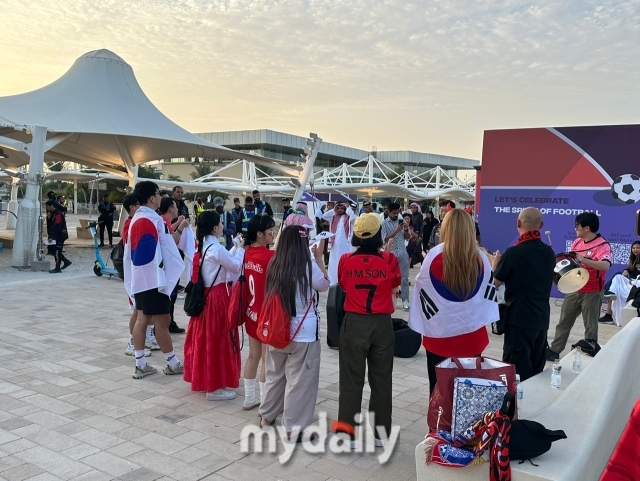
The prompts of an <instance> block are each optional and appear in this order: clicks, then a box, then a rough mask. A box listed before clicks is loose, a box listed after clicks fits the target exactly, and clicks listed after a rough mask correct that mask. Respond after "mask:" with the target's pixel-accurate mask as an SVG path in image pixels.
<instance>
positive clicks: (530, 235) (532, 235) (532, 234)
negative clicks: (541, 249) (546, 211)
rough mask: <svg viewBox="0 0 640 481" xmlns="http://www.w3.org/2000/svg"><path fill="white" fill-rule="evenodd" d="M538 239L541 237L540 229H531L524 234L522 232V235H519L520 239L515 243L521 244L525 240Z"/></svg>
mask: <svg viewBox="0 0 640 481" xmlns="http://www.w3.org/2000/svg"><path fill="white" fill-rule="evenodd" d="M536 239H540V231H539V230H530V231H528V232H525V233H524V234H522V235H521V236H520V237H518V240H517V241H516V243H515V245H518V244H521V243H523V242H527V241H530V240H536Z"/></svg>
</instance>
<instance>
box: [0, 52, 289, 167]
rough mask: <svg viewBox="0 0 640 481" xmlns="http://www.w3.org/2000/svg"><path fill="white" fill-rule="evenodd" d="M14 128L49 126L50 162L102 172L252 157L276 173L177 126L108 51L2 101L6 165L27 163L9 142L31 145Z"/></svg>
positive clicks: (0, 119) (1, 141) (0, 162)
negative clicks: (166, 161)
mask: <svg viewBox="0 0 640 481" xmlns="http://www.w3.org/2000/svg"><path fill="white" fill-rule="evenodd" d="M1 125H5V126H6V127H4V128H3V127H1ZM14 125H15V126H19V127H20V126H27V127H28V126H32V125H42V126H44V127H46V128H47V131H48V134H47V143H48V144H54V143H57V142H59V143H57V145H52V146H51V148H49V149H47V150H46V154H45V156H46V160H62V161H67V162H77V163H79V164H83V165H87V166H90V167H94V168H99V169H101V170H105V169H104V168H105V167H107V168H108V167H109V166H110V165H120V166H121V165H123V163H124V164H125V165H126V166H127V167H128V168H130V167H133V166H135V165H140V164H144V163H145V162H149V161H151V160H158V159H162V158H170V157H215V158H228V159H247V160H251V161H256V162H258V163H260V164H261V163H262V162H264V163H265V164H266V165H268V166H269V167H271V168H278V166H277V165H276V162H275V161H269V160H268V159H266V158H263V157H261V156H257V155H253V154H246V153H242V152H237V151H234V150H231V149H228V148H226V147H222V146H220V145H218V144H215V143H213V142H209V141H207V140H205V139H203V138H201V137H198V136H196V135H194V134H192V133H190V132H188V131H186V130H185V129H183V128H182V127H180V126H179V125H177V124H175V123H174V122H173V121H171V120H170V119H169V118H167V117H166V116H165V115H164V114H163V113H162V112H160V111H159V110H158V109H157V108H156V107H155V105H153V103H151V101H150V100H149V99H148V98H147V96H146V95H145V93H144V92H143V91H142V88H141V87H140V85H139V84H138V81H137V80H136V77H135V75H134V73H133V69H132V68H131V66H130V65H128V64H127V63H126V62H125V61H124V60H123V59H122V58H120V57H119V56H118V55H116V54H115V53H113V52H111V51H109V50H104V49H102V50H95V51H93V52H89V53H86V54H84V55H82V56H81V57H80V58H78V59H77V60H76V61H75V62H74V64H73V66H72V67H71V68H70V69H69V70H68V71H67V73H65V74H64V75H63V76H62V77H60V78H59V79H58V80H56V81H55V82H53V83H51V84H49V85H47V86H45V87H43V88H41V89H38V90H34V91H32V92H27V93H24V94H20V95H12V96H8V97H0V146H2V147H8V149H7V148H5V149H4V152H5V154H6V155H7V156H8V157H7V158H5V159H0V167H2V166H4V167H7V168H12V167H13V168H15V167H19V166H22V165H27V164H28V163H29V156H28V155H27V154H25V153H24V152H23V151H22V149H20V148H17V149H16V150H10V149H11V148H14V149H15V148H16V147H19V145H18V144H16V143H14V142H11V141H10V139H14V140H17V141H21V142H24V143H28V142H29V141H30V140H31V136H30V135H29V134H28V133H27V132H25V131H24V130H22V129H21V130H14V128H12V126H14ZM2 137H4V138H2ZM107 170H108V169H107ZM292 170H293V169H292Z"/></svg>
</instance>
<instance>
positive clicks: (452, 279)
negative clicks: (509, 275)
mask: <svg viewBox="0 0 640 481" xmlns="http://www.w3.org/2000/svg"><path fill="white" fill-rule="evenodd" d="M415 283H416V287H415V289H416V290H415V292H416V293H415V294H414V298H413V304H412V306H411V314H410V317H409V325H410V326H411V328H412V329H413V330H415V331H417V332H420V333H421V334H422V335H423V341H422V345H423V346H424V348H425V349H426V351H427V370H428V373H429V387H430V392H431V391H433V388H434V387H435V384H436V381H437V379H436V372H435V366H436V365H437V364H439V363H440V362H442V361H443V360H445V359H446V358H448V357H476V356H479V355H480V354H481V353H482V351H483V350H484V349H485V348H486V347H487V345H488V344H489V336H488V334H487V328H486V325H487V324H490V323H491V322H493V321H496V320H497V319H498V317H499V315H498V303H497V302H496V299H495V291H496V289H495V285H494V282H493V277H492V274H491V264H490V262H489V258H488V257H487V255H486V254H484V253H483V252H481V251H480V250H479V249H478V243H477V242H476V232H475V226H474V223H473V220H472V219H471V217H470V216H469V214H467V213H466V212H465V211H464V210H462V209H452V210H451V211H449V212H447V214H446V215H445V216H444V219H443V220H442V227H441V229H440V244H439V245H437V246H436V247H434V248H432V249H431V250H430V251H429V254H428V255H427V257H426V258H425V260H424V262H423V263H422V268H421V269H420V273H419V274H418V276H417V277H416V281H415Z"/></svg>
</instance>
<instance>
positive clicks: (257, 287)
mask: <svg viewBox="0 0 640 481" xmlns="http://www.w3.org/2000/svg"><path fill="white" fill-rule="evenodd" d="M275 254H276V251H272V250H269V249H268V248H267V247H260V246H250V247H248V248H247V250H246V251H245V254H244V276H245V278H246V279H247V284H246V286H247V289H248V292H247V297H246V299H247V322H253V323H255V322H257V321H258V316H259V315H260V309H262V303H263V302H264V291H265V288H266V285H267V265H268V264H269V261H270V260H271V258H272V257H273V256H274V255H275Z"/></svg>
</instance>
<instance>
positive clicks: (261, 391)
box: [260, 382, 265, 403]
mask: <svg viewBox="0 0 640 481" xmlns="http://www.w3.org/2000/svg"><path fill="white" fill-rule="evenodd" d="M264 385H265V383H264V382H261V383H260V402H261V403H263V402H264Z"/></svg>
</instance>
